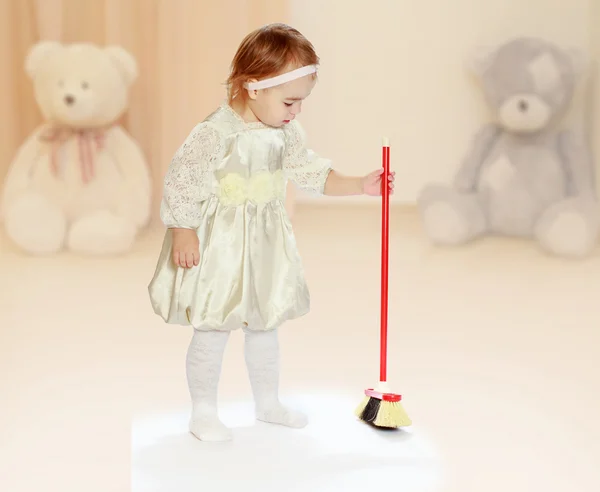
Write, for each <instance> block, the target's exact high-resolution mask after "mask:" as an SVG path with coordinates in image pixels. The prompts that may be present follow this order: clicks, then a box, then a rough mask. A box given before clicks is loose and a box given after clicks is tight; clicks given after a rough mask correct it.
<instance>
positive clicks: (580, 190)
mask: <svg viewBox="0 0 600 492" xmlns="http://www.w3.org/2000/svg"><path fill="white" fill-rule="evenodd" d="M558 146H559V153H560V156H561V158H562V162H563V165H564V169H565V174H566V177H567V194H568V195H569V196H571V197H586V198H592V197H595V195H596V192H595V182H594V166H593V159H592V152H591V150H590V148H589V147H588V145H587V144H586V142H585V141H584V139H583V138H581V137H580V136H578V135H576V134H575V132H573V131H569V130H565V131H563V132H562V133H561V134H560V136H559V141H558Z"/></svg>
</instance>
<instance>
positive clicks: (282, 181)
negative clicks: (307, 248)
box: [148, 103, 331, 331]
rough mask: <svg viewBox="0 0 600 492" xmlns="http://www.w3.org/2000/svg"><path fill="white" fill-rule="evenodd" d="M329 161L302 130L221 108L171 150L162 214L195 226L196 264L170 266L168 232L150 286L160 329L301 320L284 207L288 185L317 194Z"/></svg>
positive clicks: (270, 325)
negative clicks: (252, 119) (271, 124)
mask: <svg viewBox="0 0 600 492" xmlns="http://www.w3.org/2000/svg"><path fill="white" fill-rule="evenodd" d="M330 169H331V162H330V161H329V160H327V159H323V158H320V157H319V156H317V155H315V154H314V153H313V152H312V151H310V150H308V149H307V148H306V147H305V144H304V134H303V132H302V129H301V127H300V125H299V124H298V123H297V122H296V121H293V122H291V123H290V124H288V125H286V126H285V127H283V128H273V127H269V126H267V125H264V124H263V123H260V122H257V123H246V122H245V121H244V120H242V118H241V117H240V116H239V115H238V114H237V113H236V112H235V111H234V110H233V109H232V108H231V107H230V106H229V105H228V104H226V103H223V104H222V105H221V106H220V107H219V108H218V109H217V110H216V111H215V112H214V113H212V114H211V115H210V116H208V117H207V118H206V119H205V120H204V121H203V122H201V123H199V124H198V125H197V126H196V127H195V128H194V129H193V130H192V132H191V133H190V134H189V136H188V137H187V138H186V140H185V141H184V142H183V144H182V145H181V147H180V148H179V149H178V150H177V152H176V153H175V156H174V158H173V160H172V162H171V164H170V167H169V170H168V172H167V175H166V177H165V181H164V197H163V200H162V204H161V218H162V221H163V223H164V224H165V225H166V226H167V227H168V228H173V227H184V228H190V229H194V230H195V231H196V233H197V234H198V238H199V241H200V263H199V265H198V266H194V267H192V268H189V269H186V268H178V267H177V266H176V265H175V264H174V263H173V261H172V242H171V232H170V231H169V230H167V232H166V234H165V238H164V242H163V245H162V250H161V252H160V256H159V259H158V263H157V266H156V270H155V272H154V276H153V278H152V280H151V282H150V285H149V287H148V290H149V293H150V299H151V302H152V306H153V309H154V312H155V313H156V314H158V315H159V316H161V317H162V318H163V319H164V320H165V321H166V322H167V323H172V324H179V325H191V326H193V327H194V328H196V329H199V330H226V331H230V330H235V329H238V328H241V327H243V326H247V327H248V329H251V330H270V329H274V328H277V327H278V326H280V325H281V324H282V323H283V322H284V321H286V320H289V319H293V318H297V317H299V316H302V315H304V314H306V313H307V312H308V311H309V308H310V296H309V292H308V288H307V285H306V281H305V278H304V271H303V266H302V262H301V259H300V256H299V254H298V250H297V247H296V240H295V237H294V234H293V231H292V226H291V223H290V221H289V219H288V216H287V213H286V210H285V206H284V203H285V189H286V183H287V180H288V179H289V180H291V181H293V182H294V183H295V184H296V185H297V186H298V187H299V188H301V189H303V190H305V191H307V192H309V193H312V194H316V195H320V194H322V193H323V191H324V187H325V181H326V179H327V176H328V174H329V171H330Z"/></svg>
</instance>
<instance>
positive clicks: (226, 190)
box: [219, 173, 248, 205]
mask: <svg viewBox="0 0 600 492" xmlns="http://www.w3.org/2000/svg"><path fill="white" fill-rule="evenodd" d="M247 188H248V185H247V182H246V180H245V179H244V178H243V177H242V176H241V175H239V174H237V173H229V174H226V175H225V176H224V177H223V178H221V180H220V181H219V200H220V201H221V203H223V204H224V205H241V204H242V203H244V202H245V201H246V197H247V194H248V193H247Z"/></svg>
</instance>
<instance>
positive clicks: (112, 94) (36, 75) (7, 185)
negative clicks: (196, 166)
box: [0, 41, 152, 255]
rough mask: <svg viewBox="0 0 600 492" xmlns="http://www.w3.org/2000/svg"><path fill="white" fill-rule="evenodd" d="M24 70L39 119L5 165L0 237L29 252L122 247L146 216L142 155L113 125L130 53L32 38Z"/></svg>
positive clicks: (104, 251) (124, 99) (106, 251)
mask: <svg viewBox="0 0 600 492" xmlns="http://www.w3.org/2000/svg"><path fill="white" fill-rule="evenodd" d="M25 70H26V72H27V74H28V75H29V77H30V78H31V79H32V82H33V89H34V94H35V100H36V102H37V104H38V106H39V108H40V111H41V113H42V115H43V118H44V122H43V123H42V124H41V125H40V126H39V127H38V128H36V129H35V130H34V131H33V133H32V134H31V135H30V136H29V137H28V138H27V139H26V140H25V141H24V143H23V144H22V145H21V146H20V148H19V149H18V151H17V153H16V156H15V157H14V159H13V162H12V163H11V164H10V166H9V169H8V173H7V176H6V179H5V182H4V186H3V190H2V196H1V202H0V211H1V215H2V219H3V221H4V226H5V230H6V233H7V235H8V237H9V238H10V239H11V240H12V241H13V242H14V243H15V244H16V245H17V246H18V247H20V248H21V249H22V250H24V251H25V252H27V253H30V254H34V255H50V254H54V253H57V252H59V251H61V250H70V251H72V252H74V253H78V254H84V255H110V254H120V253H124V252H127V251H129V250H130V249H131V248H132V246H133V244H134V242H135V240H136V237H137V236H138V234H139V232H140V230H141V229H142V228H144V226H146V225H147V223H148V222H149V218H150V207H151V203H150V202H151V189H152V188H151V182H150V181H151V180H150V173H149V170H148V166H147V163H146V160H145V157H144V154H143V152H142V150H141V148H140V146H139V145H138V144H137V143H136V141H135V140H134V139H133V138H132V137H131V136H130V135H129V134H128V133H127V132H126V131H125V130H124V128H123V127H122V126H121V125H120V123H119V120H120V118H121V117H122V115H123V114H124V112H125V110H126V109H127V107H128V101H129V92H130V88H131V86H132V84H133V82H134V81H135V80H136V78H137V76H138V72H137V63H136V61H135V59H134V58H133V56H132V55H131V54H130V53H129V52H127V51H126V50H124V49H123V48H122V47H120V46H106V47H101V46H98V45H94V44H89V43H74V44H62V43H59V42H56V41H41V42H39V43H38V44H36V45H34V46H33V47H32V48H31V50H30V51H29V53H28V54H27V57H26V60H25Z"/></svg>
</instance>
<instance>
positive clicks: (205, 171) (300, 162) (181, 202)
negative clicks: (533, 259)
mask: <svg viewBox="0 0 600 492" xmlns="http://www.w3.org/2000/svg"><path fill="white" fill-rule="evenodd" d="M318 63H319V58H318V57H317V55H316V54H315V51H314V49H313V46H312V45H311V43H310V42H309V41H308V40H307V39H306V38H304V37H303V36H302V35H301V34H300V33H299V32H298V31H297V30H295V29H293V28H291V27H289V26H286V25H282V24H272V25H268V26H265V27H263V28H261V29H258V30H256V31H254V32H252V33H250V34H249V35H248V36H247V37H246V38H245V39H244V40H243V42H242V44H241V45H240V47H239V48H238V51H237V53H236V55H235V57H234V59H233V62H232V70H231V74H230V77H229V79H228V87H229V90H228V92H229V97H228V100H227V101H226V102H223V103H222V104H221V106H220V107H219V108H218V109H216V111H214V112H213V113H212V114H211V115H209V116H208V117H207V118H206V119H205V120H204V121H202V122H201V123H199V124H198V125H197V126H196V127H195V128H194V129H193V130H192V131H191V133H190V134H189V135H188V137H187V138H186V140H185V141H184V142H183V144H182V145H181V147H180V148H179V149H178V150H177V152H176V153H175V156H174V158H173V160H172V162H171V164H170V167H169V170H168V172H167V175H166V177H165V181H164V197H163V201H162V205H161V218H162V221H163V222H164V224H165V226H166V227H167V228H168V230H167V233H166V234H165V239H164V242H163V246H162V251H161V254H160V257H159V260H158V264H157V266H156V270H155V273H154V277H153V278H152V281H151V283H150V285H149V293H150V298H151V301H152V306H153V309H154V311H155V313H156V314H158V315H159V316H161V317H162V318H163V319H164V320H165V321H166V322H167V323H173V324H180V325H191V326H192V327H193V328H194V334H193V337H192V340H191V343H190V346H189V350H188V354H187V361H186V372H187V379H188V385H189V390H190V394H191V398H192V415H191V419H190V424H189V425H190V432H191V433H192V434H194V435H195V436H196V437H197V438H198V439H200V440H202V441H225V440H229V439H231V437H232V433H231V430H230V429H228V428H227V427H225V425H224V424H223V423H222V422H221V421H220V420H219V417H218V412H217V387H218V382H219V377H220V372H221V361H222V358H223V352H224V349H225V345H226V342H227V340H228V337H229V334H230V332H231V331H233V330H236V329H239V328H242V329H243V331H244V333H245V347H244V352H245V360H246V365H247V368H248V373H249V377H250V382H251V387H252V392H253V395H254V399H255V406H256V418H257V419H259V420H261V421H264V422H270V423H275V424H281V425H285V426H289V427H296V428H300V427H304V426H305V425H306V424H307V419H306V416H305V415H303V414H301V413H300V412H297V411H294V410H292V409H289V408H287V407H285V406H284V405H282V404H281V403H280V402H279V397H278V382H279V347H278V339H277V330H278V328H279V327H280V326H281V325H282V324H283V323H284V322H285V321H286V320H290V319H294V318H298V317H300V316H302V315H304V314H306V313H307V312H308V311H309V306H310V297H309V292H308V288H307V285H306V282H305V279H304V272H303V267H302V262H301V259H300V256H299V254H298V251H297V248H296V241H295V238H294V234H293V232H292V226H291V223H290V220H289V219H288V216H287V214H286V210H285V208H284V201H285V188H286V180H288V179H290V180H291V181H292V182H293V183H295V184H296V185H297V186H298V187H300V188H301V189H303V190H305V191H307V192H309V193H313V194H316V195H323V194H324V195H336V196H342V195H359V194H366V195H371V196H377V195H380V193H381V174H382V171H383V170H382V169H378V170H376V171H373V172H372V173H370V174H369V175H367V176H365V177H345V176H342V175H340V174H339V173H337V172H336V171H334V170H333V169H332V167H331V162H330V161H329V160H327V159H323V158H321V157H319V156H317V155H315V154H314V153H313V152H312V151H310V150H309V149H307V148H306V147H305V145H304V137H303V133H302V130H301V128H300V125H299V123H298V121H297V120H296V116H297V115H298V114H299V113H300V110H301V108H302V102H303V101H304V100H305V99H306V98H307V97H308V96H309V95H310V93H311V91H312V89H313V87H314V85H315V83H316V71H317V65H318ZM393 178H394V176H393V173H392V175H390V177H389V179H390V188H393V183H392V181H393ZM390 192H393V190H391V191H390Z"/></svg>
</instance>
